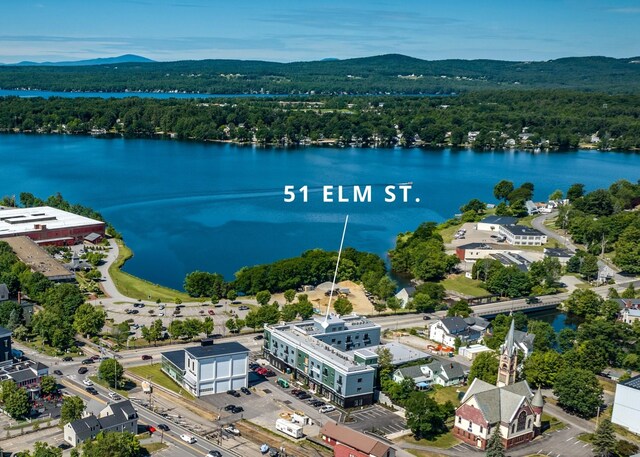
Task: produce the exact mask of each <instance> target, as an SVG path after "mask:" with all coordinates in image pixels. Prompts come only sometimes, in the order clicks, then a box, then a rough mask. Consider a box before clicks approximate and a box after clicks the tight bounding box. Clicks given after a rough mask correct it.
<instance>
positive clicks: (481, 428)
mask: <svg viewBox="0 0 640 457" xmlns="http://www.w3.org/2000/svg"><path fill="white" fill-rule="evenodd" d="M483 431H484V428H483V427H482V425H481V426H480V433H482V432H483Z"/></svg>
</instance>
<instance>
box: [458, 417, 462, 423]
mask: <svg viewBox="0 0 640 457" xmlns="http://www.w3.org/2000/svg"><path fill="white" fill-rule="evenodd" d="M458 424H462V416H458Z"/></svg>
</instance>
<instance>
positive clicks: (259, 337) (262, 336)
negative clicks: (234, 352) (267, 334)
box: [253, 335, 264, 340]
mask: <svg viewBox="0 0 640 457" xmlns="http://www.w3.org/2000/svg"><path fill="white" fill-rule="evenodd" d="M263 338H264V335H256V336H254V337H253V339H254V340H261V339H263Z"/></svg>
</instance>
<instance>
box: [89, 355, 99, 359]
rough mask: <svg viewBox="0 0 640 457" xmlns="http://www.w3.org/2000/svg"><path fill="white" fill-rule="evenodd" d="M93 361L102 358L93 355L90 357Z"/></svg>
mask: <svg viewBox="0 0 640 457" xmlns="http://www.w3.org/2000/svg"><path fill="white" fill-rule="evenodd" d="M89 358H90V359H91V360H98V359H99V358H100V356H99V355H92V356H91V357H89Z"/></svg>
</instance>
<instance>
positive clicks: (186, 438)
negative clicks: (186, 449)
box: [180, 433, 196, 444]
mask: <svg viewBox="0 0 640 457" xmlns="http://www.w3.org/2000/svg"><path fill="white" fill-rule="evenodd" d="M180 439H181V440H182V441H185V442H187V443H189V444H193V443H195V442H196V439H195V438H194V437H193V436H191V435H187V434H186V433H183V434H182V435H180Z"/></svg>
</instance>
